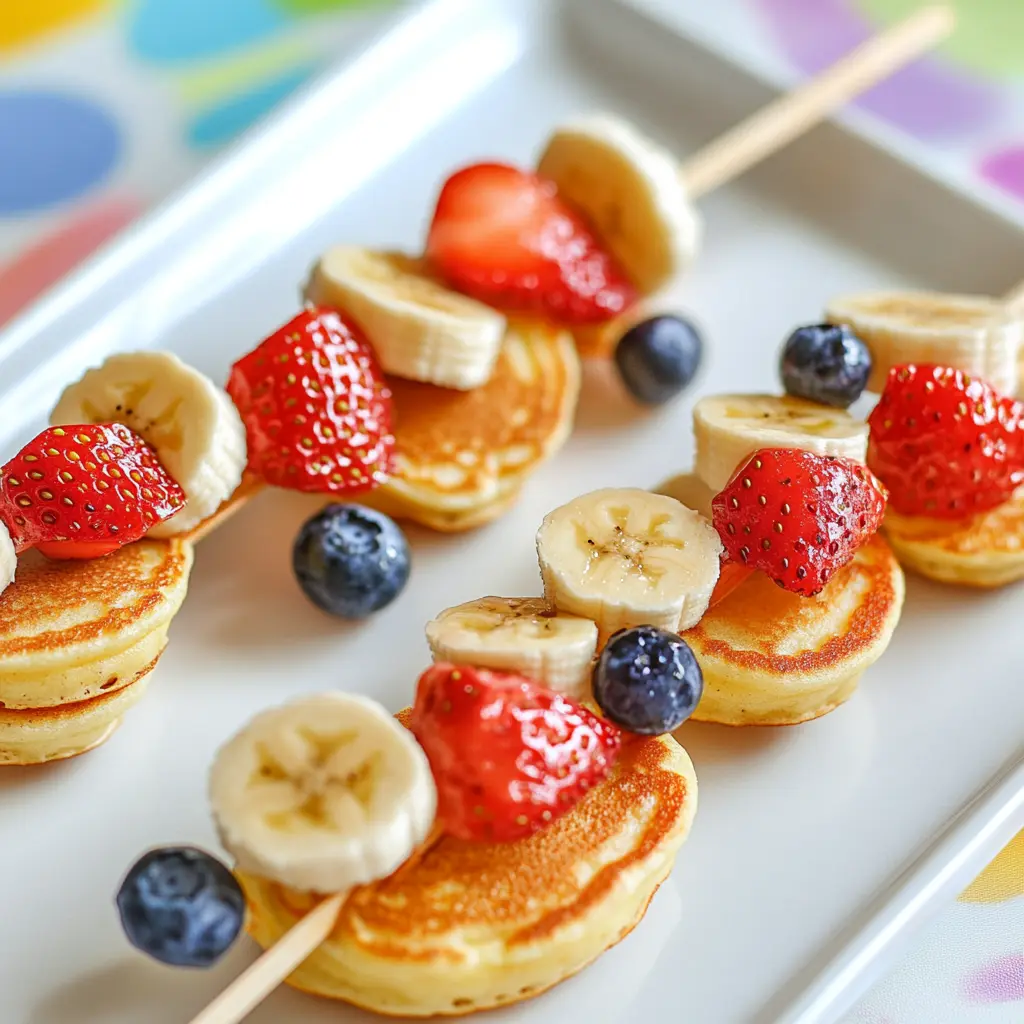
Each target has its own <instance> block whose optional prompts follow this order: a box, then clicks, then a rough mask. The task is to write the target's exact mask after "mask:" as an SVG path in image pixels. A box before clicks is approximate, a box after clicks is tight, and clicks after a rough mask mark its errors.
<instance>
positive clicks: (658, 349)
mask: <svg viewBox="0 0 1024 1024" xmlns="http://www.w3.org/2000/svg"><path fill="white" fill-rule="evenodd" d="M703 349H704V343H703V341H702V340H701V336H700V332H699V331H698V330H697V328H696V327H694V325H693V324H692V323H690V321H689V320H684V319H683V318H682V317H679V316H656V317H652V318H651V319H650V320H642V321H641V322H640V323H638V324H635V325H634V326H633V327H631V328H630V329H629V330H628V331H626V333H625V334H624V335H623V336H622V339H621V340H620V341H619V344H618V346H617V348H616V349H615V365H616V366H617V367H618V369H619V376H620V377H621V378H622V382H623V384H625V385H626V389H627V390H628V391H629V393H630V394H631V395H632V396H633V397H634V398H635V399H636V400H637V401H638V402H643V403H644V404H645V405H662V404H664V403H665V402H667V401H668V400H669V399H670V398H674V397H675V396H676V395H678V394H679V392H680V391H682V390H683V388H685V387H686V386H687V385H688V384H689V383H690V381H692V380H693V378H694V376H695V375H696V373H697V368H698V367H699V366H700V357H701V353H702V352H703Z"/></svg>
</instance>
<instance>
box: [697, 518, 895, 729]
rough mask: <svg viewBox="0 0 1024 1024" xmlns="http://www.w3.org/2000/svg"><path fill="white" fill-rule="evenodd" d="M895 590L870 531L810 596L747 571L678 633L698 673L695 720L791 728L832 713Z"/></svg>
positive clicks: (889, 627) (884, 551)
mask: <svg viewBox="0 0 1024 1024" xmlns="http://www.w3.org/2000/svg"><path fill="white" fill-rule="evenodd" d="M903 593H904V584H903V573H902V572H901V570H900V567H899V563H898V562H897V561H896V558H895V556H894V555H893V553H892V551H891V550H890V548H889V545H888V544H887V543H886V542H885V540H884V539H883V538H882V537H881V536H879V535H877V534H876V535H875V536H874V537H872V538H871V540H869V541H868V542H867V544H865V545H864V546H863V547H861V548H860V549H859V550H858V551H857V554H856V555H855V556H854V558H853V560H852V561H851V562H850V563H849V564H848V565H846V566H844V567H843V568H842V569H840V570H839V572H837V573H836V575H835V576H833V578H832V579H831V580H830V581H829V583H828V584H827V586H826V587H825V588H824V590H822V591H821V593H820V594H818V595H817V596H815V597H801V596H799V595H797V594H791V593H788V592H787V591H785V590H781V589H779V588H778V587H777V586H776V585H775V584H774V583H773V582H772V581H771V580H770V579H769V578H768V577H767V576H765V575H764V574H763V573H754V574H753V575H752V576H751V577H750V578H749V579H747V580H746V581H745V582H744V583H742V584H741V585H740V586H739V587H738V588H737V589H736V590H734V591H733V592H732V593H731V594H729V596H728V597H726V598H725V599H724V600H723V601H721V602H720V603H719V604H717V605H715V606H714V607H713V608H711V609H710V610H709V611H708V612H707V614H705V616H704V618H702V619H701V621H700V622H699V623H698V624H697V625H696V626H694V627H693V628H692V629H689V630H687V631H686V632H685V633H683V634H682V636H683V639H685V640H686V641H687V643H688V644H689V645H690V647H691V648H692V649H693V652H694V654H695V655H696V656H697V660H698V662H700V666H701V669H702V671H703V673H704V695H703V697H702V698H701V701H700V704H699V705H698V707H697V711H696V712H695V714H694V715H693V718H694V720H695V721H700V722H719V723H721V724H723V725H796V724H798V723H799V722H806V721H808V720H809V719H812V718H818V717H820V716H821V715H824V714H827V713H828V712H829V711H833V710H835V708H837V707H838V706H839V705H840V704H841V703H842V702H843V701H845V700H847V699H848V698H849V697H850V696H851V694H852V693H853V691H854V690H855V689H856V686H857V682H858V680H859V679H860V677H861V675H862V674H863V673H864V670H865V669H866V668H868V666H869V665H871V664H873V663H874V662H875V661H876V660H877V659H878V658H879V657H880V656H881V655H882V653H883V652H884V651H885V649H886V647H887V646H888V645H889V640H890V638H891V637H892V633H893V630H894V629H895V628H896V623H897V622H898V621H899V617H900V612H901V610H902V607H903Z"/></svg>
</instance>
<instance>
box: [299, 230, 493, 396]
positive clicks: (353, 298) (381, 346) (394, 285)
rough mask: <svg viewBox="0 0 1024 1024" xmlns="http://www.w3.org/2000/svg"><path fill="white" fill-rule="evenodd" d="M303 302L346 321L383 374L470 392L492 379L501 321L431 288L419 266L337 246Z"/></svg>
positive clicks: (471, 302) (444, 290) (321, 265)
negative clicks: (334, 311) (356, 328)
mask: <svg viewBox="0 0 1024 1024" xmlns="http://www.w3.org/2000/svg"><path fill="white" fill-rule="evenodd" d="M306 298H307V299H308V300H309V301H310V302H314V303H316V304H317V305H323V306H330V307H333V308H335V309H339V310H344V311H345V312H347V313H349V314H351V316H352V317H353V318H354V319H355V320H356V322H357V323H358V324H359V325H360V326H361V327H362V328H363V330H364V331H365V332H366V337H367V338H368V339H369V341H370V344H371V345H373V349H374V351H375V352H376V353H377V358H378V359H379V360H380V364H381V366H382V367H383V368H384V370H385V371H386V372H387V373H393V374H394V375H395V376H396V377H407V378H409V379H410V380H422V381H426V382H427V383H428V384H437V385H439V386H441V387H446V388H456V389H458V390H460V391H469V390H470V389H472V388H477V387H480V385H482V384H486V383H487V381H489V380H490V379H491V374H492V372H493V371H494V364H495V361H496V360H497V358H498V350H499V349H500V348H501V341H502V338H504V336H505V318H504V317H503V316H502V315H501V314H500V313H498V312H496V311H495V310H493V309H491V307H490V306H485V305H484V304H483V303H480V302H476V301H474V300H473V299H469V298H466V296H464V295H459V294H458V293H457V292H453V291H449V290H448V289H447V288H445V287H444V286H443V285H441V284H438V283H437V282H436V281H433V280H432V279H431V278H430V276H429V274H428V272H427V270H426V266H425V264H424V263H423V261H422V260H417V259H414V258H413V257H411V256H405V255H402V254H401V253H388V252H373V251H372V250H370V249H359V248H356V247H355V246H338V247H336V248H334V249H329V250H328V251H327V252H326V253H324V255H323V256H322V257H321V259H320V262H319V263H318V264H317V265H316V267H315V268H314V270H313V275H312V277H311V278H310V281H309V284H308V285H307V286H306Z"/></svg>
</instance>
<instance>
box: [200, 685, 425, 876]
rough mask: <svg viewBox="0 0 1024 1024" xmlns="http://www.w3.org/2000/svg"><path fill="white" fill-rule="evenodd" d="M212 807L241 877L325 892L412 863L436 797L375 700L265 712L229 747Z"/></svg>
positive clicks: (406, 735)
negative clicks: (245, 874) (248, 874)
mask: <svg viewBox="0 0 1024 1024" xmlns="http://www.w3.org/2000/svg"><path fill="white" fill-rule="evenodd" d="M210 803H211V805H212V808H213V816H214V820H215V821H216V823H217V828H218V831H219V832H220V836H221V841H222V842H223V844H224V847H225V849H227V850H228V852H230V853H231V854H232V856H233V857H234V858H235V860H236V861H237V862H238V867H239V868H241V869H242V870H243V871H252V872H253V873H254V874H258V875H262V876H263V877H265V878H269V879H271V880H272V881H275V882H280V883H281V884H282V885H287V886H290V887H291V888H295V889H302V890H306V891H309V892H321V893H326V892H341V891H343V890H345V889H349V888H351V887H352V886H354V885H363V884H365V883H367V882H371V881H374V880H376V879H378V878H385V877H386V876H387V875H390V874H391V873H392V872H393V871H394V870H395V869H396V868H397V867H398V866H399V865H400V864H402V863H403V862H404V861H405V860H406V859H408V857H409V855H410V854H411V853H412V852H413V850H414V849H415V847H416V846H417V845H418V844H419V843H421V842H422V841H423V840H424V839H425V838H426V836H427V834H428V832H429V831H430V828H431V826H432V824H433V822H434V812H435V809H436V806H437V792H436V790H435V788H434V780H433V776H432V775H431V774H430V766H429V765H428V763H427V759H426V755H424V753H423V751H422V750H421V749H420V746H419V744H418V743H417V742H416V740H415V739H414V738H413V735H412V733H411V732H408V731H407V730H406V729H404V728H403V727H402V726H401V725H399V724H398V722H397V721H396V720H395V719H394V718H392V716H391V715H389V714H388V713H387V712H386V711H385V710H384V709H383V708H382V707H381V706H380V705H379V704H377V703H375V702H374V701H372V700H368V699H367V698H365V697H357V696H354V695H352V694H342V693H325V694H321V695H319V696H313V697H303V698H299V699H298V700H295V701H292V702H291V703H288V704H285V705H283V706H282V707H279V708H274V709H272V710H270V711H264V712H263V713H262V714H259V715H257V716H256V717H255V718H254V719H253V720H252V721H251V722H250V723H249V724H248V725H247V726H246V727H245V728H244V729H243V730H242V731H241V732H240V733H238V735H237V736H235V738H234V739H232V740H230V741H229V742H228V743H227V744H226V745H225V746H224V747H222V748H221V749H220V751H219V752H218V753H217V757H216V760H215V761H214V764H213V768H212V770H211V772H210Z"/></svg>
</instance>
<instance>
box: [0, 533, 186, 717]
mask: <svg viewBox="0 0 1024 1024" xmlns="http://www.w3.org/2000/svg"><path fill="white" fill-rule="evenodd" d="M191 565H192V546H191V545H190V544H188V543H186V542H183V541H181V540H177V539H174V540H143V541H139V542H138V543H136V544H130V545H128V546H126V547H123V548H121V549H120V550H119V551H116V552H114V553H113V554H111V555H107V556H105V557H103V558H95V559H90V560H88V561H66V562H54V561H49V560H48V559H46V558H43V557H42V556H41V555H39V554H38V552H35V551H29V552H27V553H26V554H25V555H24V556H22V558H21V559H20V561H19V564H18V572H17V577H16V579H15V582H14V583H13V584H12V585H11V586H10V587H8V588H7V590H5V591H4V593H3V594H2V595H0V706H4V707H6V708H8V709H19V708H21V709H24V708H45V707H53V706H56V705H60V704H66V703H75V702H79V701H83V700H86V699H88V698H91V697H94V696H96V695H97V694H99V693H101V692H104V691H108V690H111V689H113V688H119V687H122V686H125V685H127V684H128V683H129V682H130V681H131V680H132V679H133V678H134V677H136V676H137V675H138V674H139V673H140V672H141V671H143V670H144V669H145V668H146V666H148V665H149V664H150V663H152V662H153V661H155V659H156V658H157V657H158V656H159V655H160V652H161V651H162V650H163V648H164V645H165V643H166V639H167V630H168V628H169V626H170V623H171V620H172V619H173V618H174V615H175V614H176V613H177V611H178V609H179V608H180V607H181V603H182V601H183V600H184V597H185V592H186V590H187V588H188V578H189V572H190V569H191Z"/></svg>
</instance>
